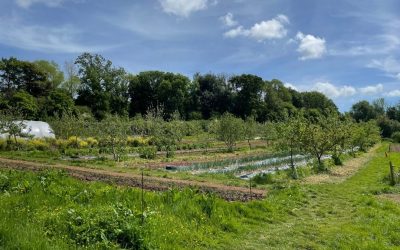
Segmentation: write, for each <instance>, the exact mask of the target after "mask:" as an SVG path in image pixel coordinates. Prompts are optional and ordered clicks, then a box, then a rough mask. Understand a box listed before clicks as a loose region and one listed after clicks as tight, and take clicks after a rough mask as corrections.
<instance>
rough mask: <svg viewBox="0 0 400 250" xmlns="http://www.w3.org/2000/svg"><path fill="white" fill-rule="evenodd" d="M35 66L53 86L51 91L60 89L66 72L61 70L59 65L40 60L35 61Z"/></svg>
mask: <svg viewBox="0 0 400 250" xmlns="http://www.w3.org/2000/svg"><path fill="white" fill-rule="evenodd" d="M33 64H34V65H35V66H36V68H37V69H38V70H39V71H40V72H41V73H42V74H44V75H45V77H46V80H45V81H46V82H48V83H49V84H51V87H50V89H55V88H58V87H59V86H60V85H61V83H62V82H63V81H64V72H62V71H61V70H60V68H59V66H58V64H57V63H55V62H49V61H46V60H38V61H34V62H33Z"/></svg>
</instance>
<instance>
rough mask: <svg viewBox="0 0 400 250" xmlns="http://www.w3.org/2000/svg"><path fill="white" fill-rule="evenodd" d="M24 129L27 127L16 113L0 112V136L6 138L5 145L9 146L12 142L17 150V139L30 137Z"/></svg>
mask: <svg viewBox="0 0 400 250" xmlns="http://www.w3.org/2000/svg"><path fill="white" fill-rule="evenodd" d="M26 129H27V126H26V124H25V123H24V121H23V120H22V119H21V115H20V114H19V113H18V112H17V111H8V112H0V134H5V135H7V136H8V139H7V144H9V145H10V144H11V143H12V142H13V143H14V144H15V146H16V149H17V150H18V149H19V145H18V140H17V138H28V137H30V135H29V131H28V132H27V131H26Z"/></svg>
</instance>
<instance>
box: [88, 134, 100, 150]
mask: <svg viewBox="0 0 400 250" xmlns="http://www.w3.org/2000/svg"><path fill="white" fill-rule="evenodd" d="M86 143H87V144H88V146H89V147H90V148H94V147H96V146H98V145H99V141H98V140H96V139H95V138H93V137H88V138H86Z"/></svg>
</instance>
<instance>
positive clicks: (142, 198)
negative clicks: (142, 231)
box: [141, 169, 144, 225]
mask: <svg viewBox="0 0 400 250" xmlns="http://www.w3.org/2000/svg"><path fill="white" fill-rule="evenodd" d="M143 182H144V178H143V169H142V197H141V200H142V202H141V203H142V204H141V205H142V225H143V222H144V192H143V189H144V183H143Z"/></svg>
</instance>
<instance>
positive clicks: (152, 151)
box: [138, 146, 157, 159]
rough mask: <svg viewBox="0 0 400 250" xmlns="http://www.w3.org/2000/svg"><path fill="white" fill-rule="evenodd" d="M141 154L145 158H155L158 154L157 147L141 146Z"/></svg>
mask: <svg viewBox="0 0 400 250" xmlns="http://www.w3.org/2000/svg"><path fill="white" fill-rule="evenodd" d="M138 151H139V156H140V158H144V159H154V158H156V155H157V147H153V146H149V147H140V148H139V150H138Z"/></svg>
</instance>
